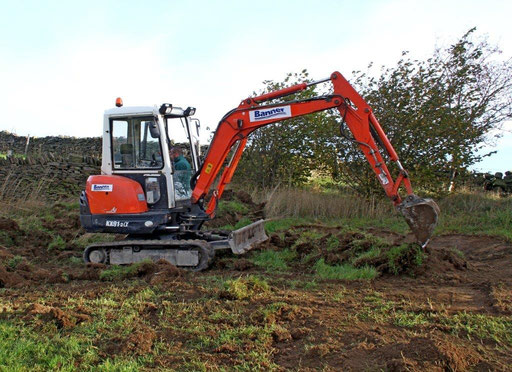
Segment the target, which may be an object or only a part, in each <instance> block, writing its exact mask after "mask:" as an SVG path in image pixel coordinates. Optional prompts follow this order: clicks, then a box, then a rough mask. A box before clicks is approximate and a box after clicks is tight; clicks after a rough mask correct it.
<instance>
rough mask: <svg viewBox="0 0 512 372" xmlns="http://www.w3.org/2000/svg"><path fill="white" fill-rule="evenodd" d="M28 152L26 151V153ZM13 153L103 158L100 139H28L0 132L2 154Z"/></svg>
mask: <svg viewBox="0 0 512 372" xmlns="http://www.w3.org/2000/svg"><path fill="white" fill-rule="evenodd" d="M25 150H26V151H25ZM9 151H11V152H12V153H13V154H23V155H31V156H44V155H46V154H48V153H53V154H55V155H57V156H67V155H69V154H80V155H89V156H93V157H100V156H101V138H100V137H86V138H77V137H61V136H59V137H56V136H51V137H29V138H28V146H27V137H22V136H17V135H15V134H12V133H9V132H6V131H0V153H3V154H6V153H8V152H9Z"/></svg>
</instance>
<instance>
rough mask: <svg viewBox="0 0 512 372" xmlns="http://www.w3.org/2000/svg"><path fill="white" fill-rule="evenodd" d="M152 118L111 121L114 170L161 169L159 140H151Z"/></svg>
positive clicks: (161, 160) (161, 159)
mask: <svg viewBox="0 0 512 372" xmlns="http://www.w3.org/2000/svg"><path fill="white" fill-rule="evenodd" d="M153 124H154V118H153V117H135V118H122V119H112V120H111V122H110V130H111V133H112V157H113V159H112V161H113V164H114V169H160V168H162V167H163V158H162V150H161V149H162V147H161V145H160V138H159V137H157V138H153V137H152V135H151V130H150V128H151V125H153Z"/></svg>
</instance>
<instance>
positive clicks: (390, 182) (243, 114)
mask: <svg viewBox="0 0 512 372" xmlns="http://www.w3.org/2000/svg"><path fill="white" fill-rule="evenodd" d="M328 81H330V82H331V83H332V85H333V88H334V89H333V93H332V94H330V95H326V96H321V97H315V98H311V99H306V100H298V101H291V102H284V103H278V104H267V105H262V103H263V102H266V101H269V100H273V99H276V98H281V97H285V96H288V95H291V94H294V93H297V92H300V91H302V90H304V89H306V88H308V87H309V86H312V85H315V84H320V83H324V82H328ZM328 109H337V110H338V111H339V113H340V115H341V116H342V118H343V119H344V121H345V122H346V124H347V126H348V128H349V129H350V131H351V132H352V135H353V138H354V141H355V142H356V143H357V144H358V146H359V148H360V149H361V151H362V152H363V154H364V156H365V157H366V159H367V160H368V162H369V163H370V166H371V168H372V169H373V171H374V172H375V174H376V176H377V179H378V180H379V182H380V184H381V185H382V187H383V188H384V191H385V192H386V195H387V196H388V197H389V198H390V199H391V200H392V202H393V203H394V205H395V206H396V207H397V208H398V209H399V211H400V212H401V213H402V214H403V215H404V216H405V218H406V221H407V222H408V224H409V226H411V223H412V224H413V225H414V224H416V225H417V224H418V223H420V224H421V225H422V226H420V227H419V230H423V231H422V232H421V234H422V236H421V237H418V234H417V233H416V231H415V228H417V227H418V226H415V227H413V226H411V228H412V230H413V232H414V233H415V235H416V236H417V238H418V240H419V241H420V242H421V244H422V245H426V244H427V242H428V240H429V239H430V236H431V235H432V232H433V228H434V227H435V224H437V215H438V212H439V208H438V207H437V205H435V203H434V202H433V201H431V200H430V199H422V198H418V197H417V196H415V195H414V194H413V191H412V187H411V182H410V180H409V177H408V174H407V171H406V170H405V169H404V168H403V167H402V164H401V163H400V161H399V159H398V155H397V153H396V151H395V150H394V148H393V146H392V145H391V143H390V142H389V140H388V138H387V137H386V134H385V133H384V131H383V130H382V127H381V126H380V124H379V122H378V121H377V119H376V118H375V116H374V114H373V112H372V109H371V107H370V106H369V105H368V103H366V101H365V100H364V99H363V98H362V97H361V96H360V95H359V94H358V93H357V92H356V90H355V89H354V88H353V87H352V86H351V85H350V83H349V82H348V81H347V80H346V79H345V78H344V77H343V75H342V74H340V73H339V72H334V73H332V74H331V76H330V77H329V78H327V79H322V80H318V81H314V82H310V83H302V84H297V85H294V86H291V87H288V88H284V89H281V90H277V91H274V92H270V93H266V94H263V95H260V96H257V97H253V98H247V99H245V100H243V101H242V102H241V103H240V105H239V106H238V107H237V108H236V109H234V110H231V111H230V112H228V113H227V114H226V115H225V116H224V117H223V118H222V119H221V121H220V123H219V126H218V127H217V130H216V131H215V134H214V137H213V139H212V142H211V144H210V147H209V150H208V153H207V156H206V158H205V160H204V163H203V165H202V167H201V169H200V171H199V172H198V176H197V178H196V183H195V186H194V189H193V192H192V202H194V203H197V202H199V201H202V200H203V199H204V197H205V196H206V194H207V193H208V192H209V190H210V188H211V187H212V184H213V182H214V180H215V179H216V177H217V175H218V174H219V172H220V170H221V167H222V165H223V164H224V161H225V160H226V157H227V156H228V154H229V152H230V151H231V149H232V147H233V146H236V149H235V151H234V152H233V156H232V158H231V159H230V161H229V162H228V164H227V165H226V166H225V167H224V170H223V173H222V176H221V178H220V182H219V184H218V186H217V189H216V190H214V191H213V195H212V198H211V199H210V201H209V203H208V206H207V209H206V213H207V214H209V215H210V216H213V214H214V211H215V207H216V204H217V201H218V200H219V199H220V197H221V196H222V193H223V191H224V188H225V187H226V185H227V184H229V182H230V181H231V178H232V176H233V173H234V172H235V170H236V167H237V165H238V162H239V160H240V157H241V156H242V153H243V150H244V148H245V145H246V143H247V139H248V136H249V135H250V134H251V133H252V132H253V131H254V130H256V129H258V128H261V127H263V126H266V125H268V124H272V123H276V122H278V121H282V120H285V119H290V118H295V117H298V116H304V115H308V114H312V113H315V112H319V111H324V110H328ZM376 140H377V141H379V144H381V145H382V146H383V147H384V148H385V150H386V152H387V153H388V155H389V159H390V160H391V161H393V162H395V163H396V164H397V167H398V169H399V174H398V176H397V177H396V179H394V178H393V177H392V175H391V173H390V171H389V169H388V167H387V166H386V163H385V161H384V158H383V157H382V155H381V153H380V151H379V148H378V147H377V145H376ZM402 184H403V185H404V187H405V190H406V192H407V195H408V196H407V198H406V199H405V200H403V199H402V198H401V197H400V195H399V192H398V189H399V187H400V186H401V185H402ZM423 220H425V221H423ZM425 225H429V226H425ZM426 230H428V231H426Z"/></svg>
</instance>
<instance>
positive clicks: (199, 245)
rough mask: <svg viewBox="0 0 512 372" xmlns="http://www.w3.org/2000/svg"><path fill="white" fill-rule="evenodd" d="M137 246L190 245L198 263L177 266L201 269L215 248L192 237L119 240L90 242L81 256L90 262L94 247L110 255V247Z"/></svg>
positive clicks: (169, 247)
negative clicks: (195, 251)
mask: <svg viewBox="0 0 512 372" xmlns="http://www.w3.org/2000/svg"><path fill="white" fill-rule="evenodd" d="M134 246H137V247H139V248H140V249H144V248H152V249H153V248H156V249H159V248H160V249H166V248H168V249H176V248H179V247H183V246H190V248H191V249H186V250H194V248H196V249H197V250H198V251H199V256H200V259H199V264H198V265H197V266H193V267H190V266H178V267H181V268H183V269H186V270H192V271H201V270H204V269H206V268H207V267H208V266H209V265H210V263H211V262H212V261H213V259H214V257H215V250H214V249H213V247H211V246H210V244H208V242H207V241H206V240H200V239H194V240H158V239H155V240H121V241H118V242H108V243H107V242H105V243H96V244H91V245H89V246H88V247H87V248H85V251H84V254H83V257H84V261H85V262H90V260H89V253H90V252H91V251H93V250H94V249H95V248H102V249H105V250H106V251H107V256H110V252H109V251H110V249H112V248H119V247H134Z"/></svg>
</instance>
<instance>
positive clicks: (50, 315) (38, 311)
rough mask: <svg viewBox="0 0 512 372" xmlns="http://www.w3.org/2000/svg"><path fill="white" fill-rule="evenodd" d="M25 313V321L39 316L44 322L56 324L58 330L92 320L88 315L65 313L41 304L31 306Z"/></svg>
mask: <svg viewBox="0 0 512 372" xmlns="http://www.w3.org/2000/svg"><path fill="white" fill-rule="evenodd" d="M25 313H26V316H25V319H28V318H32V317H34V316H36V315H39V317H40V319H41V320H42V321H43V322H55V324H56V325H57V327H58V328H72V327H74V326H76V325H77V324H79V323H81V322H85V321H90V320H91V317H90V316H89V315H87V314H79V313H76V312H74V311H71V312H65V311H64V310H62V309H59V308H58V307H53V306H45V305H41V304H31V305H30V306H29V307H28V308H27V310H26V312H25Z"/></svg>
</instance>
